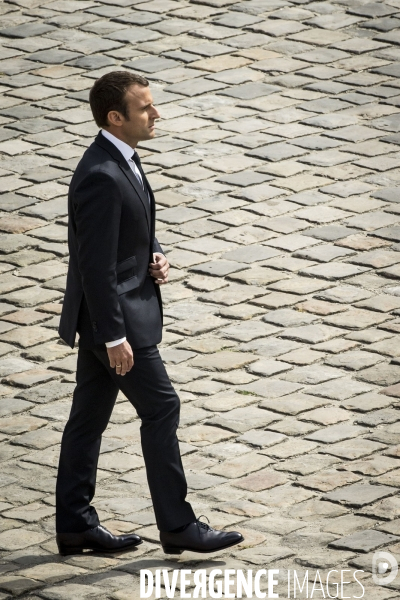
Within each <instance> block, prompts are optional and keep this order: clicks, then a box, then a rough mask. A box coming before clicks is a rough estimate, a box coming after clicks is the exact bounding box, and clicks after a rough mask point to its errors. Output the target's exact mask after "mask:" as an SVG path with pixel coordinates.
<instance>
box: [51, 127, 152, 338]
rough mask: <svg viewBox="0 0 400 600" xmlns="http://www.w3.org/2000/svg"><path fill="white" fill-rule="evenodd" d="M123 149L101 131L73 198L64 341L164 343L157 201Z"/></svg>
mask: <svg viewBox="0 0 400 600" xmlns="http://www.w3.org/2000/svg"><path fill="white" fill-rule="evenodd" d="M145 181H146V184H147V187H148V190H149V194H150V203H149V199H148V197H147V195H146V194H145V192H144V191H143V189H142V187H141V185H140V183H139V182H138V180H137V178H136V176H135V175H134V173H133V172H132V170H131V168H130V166H129V164H128V163H127V161H126V160H125V159H124V157H123V156H122V154H121V153H120V151H119V150H118V149H117V148H116V147H115V146H114V144H112V143H111V142H110V141H109V140H107V139H106V138H105V137H104V136H103V135H102V134H101V133H100V132H99V134H98V136H97V137H96V139H95V141H94V142H93V143H92V144H91V146H90V147H89V148H88V149H87V150H86V152H85V153H84V155H83V157H82V159H81V161H80V162H79V164H78V166H77V168H76V171H75V173H74V176H73V178H72V181H71V184H70V187H69V195H68V216H69V220H68V247H69V254H70V256H69V265H68V275H67V287H66V292H65V297H64V303H63V308H62V312H61V320H60V325H59V329H58V333H59V335H60V337H61V338H62V339H63V340H64V341H65V342H66V343H67V344H68V345H69V346H71V348H73V347H74V343H75V337H76V331H78V332H79V336H80V338H79V346H81V347H84V348H91V347H93V346H95V345H97V344H104V343H105V342H111V341H113V340H117V339H119V338H122V337H124V336H126V338H127V340H128V342H129V343H130V344H131V346H132V348H144V347H146V346H152V345H154V344H158V343H159V342H160V341H161V331H162V305H161V294H160V289H159V286H158V285H157V284H156V283H155V282H154V279H153V277H151V276H150V275H149V274H148V268H149V267H148V265H149V262H152V261H153V252H162V250H161V247H160V245H159V243H158V242H157V240H156V238H155V235H154V233H155V203H154V195H153V192H152V191H151V188H150V185H149V183H148V181H147V179H145Z"/></svg>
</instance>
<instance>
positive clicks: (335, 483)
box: [298, 469, 361, 492]
mask: <svg viewBox="0 0 400 600" xmlns="http://www.w3.org/2000/svg"><path fill="white" fill-rule="evenodd" d="M360 479H361V477H360V476H357V475H354V474H350V473H347V476H343V473H340V472H338V471H336V470H335V469H326V470H322V471H320V472H319V473H318V474H313V475H308V476H306V477H302V478H301V479H299V480H298V484H300V485H302V486H304V487H306V488H310V489H314V490H318V491H321V492H328V491H331V490H333V489H335V488H337V487H341V486H344V485H346V484H349V483H355V482H356V481H359V480H360Z"/></svg>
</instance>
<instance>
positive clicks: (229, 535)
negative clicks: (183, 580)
mask: <svg viewBox="0 0 400 600" xmlns="http://www.w3.org/2000/svg"><path fill="white" fill-rule="evenodd" d="M243 540H244V537H243V536H242V534H241V533H238V532H237V531H217V530H216V529H213V528H212V527H210V526H209V525H207V523H203V522H202V521H199V519H197V520H196V521H195V522H194V523H190V524H189V525H187V527H186V528H185V529H184V530H183V531H180V532H178V533H173V532H171V531H160V541H161V544H162V547H163V550H164V552H165V554H182V552H183V551H184V550H189V551H190V552H204V553H206V552H216V551H217V550H223V549H224V548H229V547H230V546H234V545H235V544H239V543H240V542H243Z"/></svg>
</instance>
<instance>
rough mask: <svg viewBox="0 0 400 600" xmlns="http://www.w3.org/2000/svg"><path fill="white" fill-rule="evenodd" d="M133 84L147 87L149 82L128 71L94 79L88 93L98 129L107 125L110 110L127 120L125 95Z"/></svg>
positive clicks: (114, 72) (107, 74)
mask: <svg viewBox="0 0 400 600" xmlns="http://www.w3.org/2000/svg"><path fill="white" fill-rule="evenodd" d="M134 84H138V85H143V86H145V87H147V86H148V85H149V82H148V81H147V79H146V78H145V77H142V75H138V74H137V73H129V71H111V73H106V74H105V75H103V76H102V77H100V79H96V81H95V83H94V85H93V87H92V88H91V90H90V93H89V102H90V108H91V109H92V113H93V117H94V120H95V121H96V125H97V126H98V127H106V126H107V125H108V121H107V115H108V113H109V112H110V110H116V111H118V112H120V113H121V114H122V115H123V117H125V119H128V118H129V115H128V109H127V105H126V98H125V95H126V92H127V90H128V88H129V87H130V86H131V85H134Z"/></svg>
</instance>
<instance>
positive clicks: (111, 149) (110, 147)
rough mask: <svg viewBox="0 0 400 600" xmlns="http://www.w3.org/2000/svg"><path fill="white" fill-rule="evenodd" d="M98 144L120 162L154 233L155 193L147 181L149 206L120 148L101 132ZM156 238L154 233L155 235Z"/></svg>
mask: <svg viewBox="0 0 400 600" xmlns="http://www.w3.org/2000/svg"><path fill="white" fill-rule="evenodd" d="M95 142H96V144H98V145H99V146H101V147H102V148H103V149H104V150H106V151H107V152H108V153H109V154H110V155H111V156H112V158H113V159H114V160H116V161H117V162H118V166H119V168H120V169H121V171H122V172H123V174H124V175H125V177H126V178H127V179H128V181H129V182H130V183H131V185H132V186H133V188H134V190H135V192H136V194H137V195H138V196H139V199H140V201H141V203H142V204H143V208H144V210H145V213H146V219H147V226H148V228H149V230H150V232H151V233H152V230H153V225H152V221H153V219H152V214H151V213H152V212H154V211H153V210H152V209H153V205H154V196H153V193H152V191H151V188H150V186H149V184H148V182H147V179H146V178H145V180H146V184H147V186H148V189H149V194H150V204H151V207H150V204H149V199H148V197H147V195H146V193H145V191H144V190H143V188H142V186H141V185H140V183H139V181H138V179H137V177H136V175H134V173H133V171H132V169H131V168H130V166H129V164H128V163H127V161H126V160H125V158H124V157H123V156H122V154H121V152H120V151H119V150H118V148H116V146H114V144H112V143H111V142H110V141H109V140H108V139H107V138H105V137H104V135H102V134H101V132H99V134H98V135H97V137H96V139H95ZM153 236H154V233H153Z"/></svg>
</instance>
